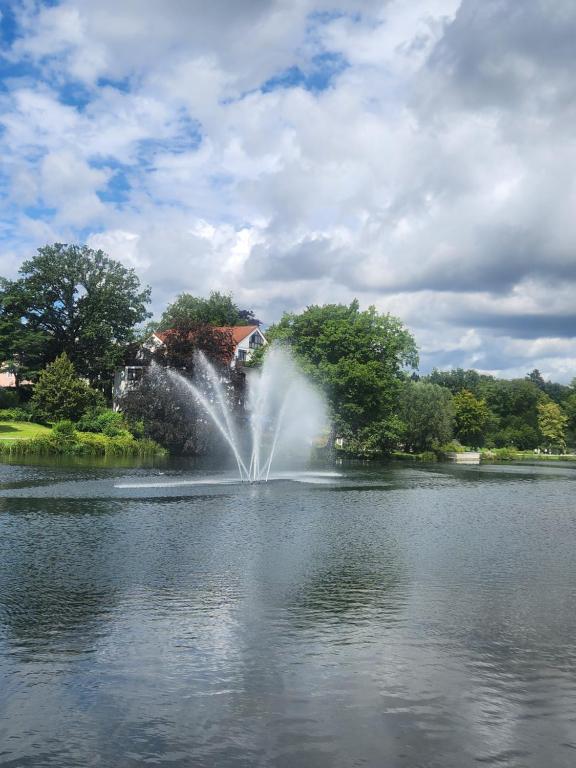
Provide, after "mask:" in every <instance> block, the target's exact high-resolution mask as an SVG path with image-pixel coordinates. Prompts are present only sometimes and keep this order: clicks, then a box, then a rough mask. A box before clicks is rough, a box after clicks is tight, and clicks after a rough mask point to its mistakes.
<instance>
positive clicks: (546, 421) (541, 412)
mask: <svg viewBox="0 0 576 768" xmlns="http://www.w3.org/2000/svg"><path fill="white" fill-rule="evenodd" d="M567 423H568V417H567V416H566V414H565V413H564V412H563V411H562V408H560V406H559V405H558V404H557V403H553V402H547V403H545V402H542V403H538V427H539V428H540V432H541V433H542V437H543V438H544V440H546V442H547V443H548V445H549V446H557V447H558V448H560V449H561V450H564V449H565V448H566V425H567Z"/></svg>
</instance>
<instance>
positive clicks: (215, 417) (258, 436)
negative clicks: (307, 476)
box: [168, 348, 327, 482]
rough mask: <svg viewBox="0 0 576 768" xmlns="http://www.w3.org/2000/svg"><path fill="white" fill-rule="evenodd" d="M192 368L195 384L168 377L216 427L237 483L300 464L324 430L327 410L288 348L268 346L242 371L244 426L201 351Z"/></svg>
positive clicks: (223, 384)
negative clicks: (259, 360)
mask: <svg viewBox="0 0 576 768" xmlns="http://www.w3.org/2000/svg"><path fill="white" fill-rule="evenodd" d="M196 365H197V370H198V371H199V374H200V375H196V376H195V380H194V381H190V380H188V379H186V378H184V377H183V376H181V375H180V374H179V373H177V372H176V371H172V370H169V371H168V375H169V376H170V377H171V378H172V379H173V381H175V383H177V384H178V385H179V387H180V388H181V389H183V390H184V391H186V392H188V393H189V394H190V396H191V397H192V398H194V400H195V402H196V403H197V404H198V405H200V406H201V408H202V409H203V410H204V412H205V413H206V415H207V416H209V418H210V419H211V421H212V422H213V424H214V425H215V427H216V428H217V429H218V431H219V432H220V434H221V435H222V437H223V438H224V440H225V441H226V443H227V445H228V447H229V448H230V450H231V452H232V454H233V456H234V458H235V460H236V465H237V467H238V474H239V477H240V480H242V481H246V482H260V481H267V480H268V479H269V477H270V473H271V470H272V467H273V466H274V465H276V466H278V464H279V463H281V462H282V461H284V462H292V461H294V460H295V459H296V460H298V461H299V463H303V461H304V460H305V459H307V458H308V457H309V455H310V451H311V448H312V444H313V441H314V439H315V438H317V437H318V436H319V435H320V434H321V432H322V431H323V430H324V429H325V428H326V425H327V409H326V405H325V402H324V399H323V397H322V396H321V394H320V393H319V392H318V390H317V389H316V388H315V387H314V386H313V385H312V384H311V383H310V382H309V381H308V379H307V378H306V377H305V376H304V375H303V374H302V373H301V371H300V370H299V369H298V366H297V365H296V363H295V362H294V360H293V358H292V355H291V354H290V353H289V351H288V350H286V349H283V348H273V349H271V350H270V351H269V352H268V353H267V354H266V356H265V358H264V363H263V365H262V367H261V368H260V369H259V370H250V369H249V370H247V372H246V377H247V394H246V398H245V408H246V415H247V417H248V418H247V423H246V420H245V421H244V428H242V425H239V424H238V423H237V418H236V415H235V411H236V409H235V408H234V404H233V403H232V402H231V397H232V396H233V395H232V392H231V388H230V386H229V385H227V382H226V381H224V380H222V378H221V377H220V376H219V375H218V372H217V371H216V370H215V369H214V367H213V366H212V364H211V363H210V362H209V361H208V360H207V358H206V357H205V355H203V354H202V353H201V352H200V353H198V355H197V361H196ZM246 432H247V433H248V434H246Z"/></svg>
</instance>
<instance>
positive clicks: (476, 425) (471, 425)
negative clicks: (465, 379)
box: [453, 389, 493, 445]
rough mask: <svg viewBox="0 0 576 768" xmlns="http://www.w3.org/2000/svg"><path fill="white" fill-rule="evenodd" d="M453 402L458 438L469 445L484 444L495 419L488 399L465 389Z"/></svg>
mask: <svg viewBox="0 0 576 768" xmlns="http://www.w3.org/2000/svg"><path fill="white" fill-rule="evenodd" d="M453 402H454V415H455V426H456V435H457V437H458V439H459V440H461V442H463V443H466V444H468V445H482V443H483V442H484V438H485V435H486V432H487V431H488V428H489V426H490V423H491V421H492V419H493V415H492V413H491V411H490V409H489V408H488V405H487V404H486V401H485V400H483V399H482V398H478V397H476V396H475V395H473V394H472V392H469V391H468V390H467V389H463V390H462V391H461V392H459V393H458V394H457V395H455V396H454V401H453Z"/></svg>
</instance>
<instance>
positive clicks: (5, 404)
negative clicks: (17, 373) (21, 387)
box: [0, 387, 20, 409]
mask: <svg viewBox="0 0 576 768" xmlns="http://www.w3.org/2000/svg"><path fill="white" fill-rule="evenodd" d="M19 405H20V397H19V396H18V392H17V391H16V390H15V389H14V387H0V409H4V408H18V406H19Z"/></svg>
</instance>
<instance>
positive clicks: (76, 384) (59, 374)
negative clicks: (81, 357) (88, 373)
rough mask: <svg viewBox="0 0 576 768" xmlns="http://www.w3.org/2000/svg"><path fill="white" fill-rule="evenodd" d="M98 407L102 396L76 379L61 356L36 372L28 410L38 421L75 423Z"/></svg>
mask: <svg viewBox="0 0 576 768" xmlns="http://www.w3.org/2000/svg"><path fill="white" fill-rule="evenodd" d="M101 404H102V395H101V394H100V393H99V392H97V391H96V390H95V389H92V388H91V387H90V386H89V385H88V384H87V383H86V382H85V381H83V380H82V379H81V378H79V377H78V376H77V375H76V371H75V370H74V365H73V363H72V361H71V360H70V358H69V357H68V355H67V354H66V353H65V352H63V353H62V354H61V355H59V356H58V357H57V358H56V360H54V362H53V363H50V364H49V365H48V366H47V367H46V368H45V369H44V370H43V371H41V372H40V376H39V377H38V383H37V384H36V386H35V387H34V394H33V395H32V400H31V406H32V412H33V413H34V415H35V417H36V418H37V419H39V420H40V421H62V420H68V419H69V420H71V421H78V419H80V418H81V416H83V414H84V413H86V411H88V409H90V408H94V407H95V406H97V405H101Z"/></svg>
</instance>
